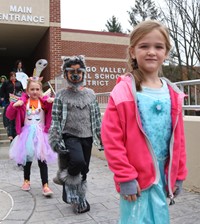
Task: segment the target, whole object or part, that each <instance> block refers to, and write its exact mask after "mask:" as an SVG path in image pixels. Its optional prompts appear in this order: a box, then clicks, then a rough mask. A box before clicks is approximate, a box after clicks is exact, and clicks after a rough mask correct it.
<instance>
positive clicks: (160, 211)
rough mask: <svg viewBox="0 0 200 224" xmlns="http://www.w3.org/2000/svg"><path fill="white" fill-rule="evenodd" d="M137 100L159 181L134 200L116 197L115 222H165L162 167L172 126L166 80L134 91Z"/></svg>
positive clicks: (164, 223)
mask: <svg viewBox="0 0 200 224" xmlns="http://www.w3.org/2000/svg"><path fill="white" fill-rule="evenodd" d="M162 81H163V80H162ZM137 103H138V109H139V113H140V117H141V122H142V127H143V129H144V131H145V133H146V135H147V136H148V139H149V141H150V143H151V145H152V148H153V151H154V153H155V156H156V158H157V163H158V167H159V171H160V180H159V182H158V184H153V185H152V186H151V187H150V188H148V189H147V190H144V191H142V192H141V196H140V197H139V198H138V199H137V201H135V202H128V201H127V200H124V198H123V197H122V196H120V220H119V224H169V223H170V219H169V210H168V204H167V200H166V191H165V185H166V184H165V176H164V166H165V162H166V159H167V157H168V153H169V141H170V137H171V132H172V125H171V115H170V113H171V101H170V95H169V90H168V87H167V83H166V82H165V81H163V86H162V87H161V88H160V89H152V88H147V87H143V88H142V91H141V92H137Z"/></svg>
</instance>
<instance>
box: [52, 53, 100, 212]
mask: <svg viewBox="0 0 200 224" xmlns="http://www.w3.org/2000/svg"><path fill="white" fill-rule="evenodd" d="M62 59H63V65H62V71H63V76H64V77H65V78H66V89H62V90H61V91H59V92H58V93H57V94H56V97H55V100H54V105H53V110H52V125H51V129H50V132H49V141H50V144H51V146H52V148H53V150H54V151H56V152H57V153H58V155H59V156H58V166H59V170H58V172H57V177H56V178H54V182H55V183H61V184H63V200H64V201H65V202H66V203H69V204H72V205H73V208H74V212H75V213H83V212H87V211H89V210H90V205H89V203H88V202H87V200H86V189H87V183H86V177H87V175H86V174H87V172H88V171H89V168H88V167H89V160H90V156H91V149H92V142H93V143H94V144H96V145H99V146H100V145H101V140H100V139H101V138H100V125H101V114H100V109H99V106H98V103H97V101H96V96H95V93H94V91H93V90H92V89H89V88H85V87H83V86H84V78H85V72H86V65H85V59H84V56H82V55H80V56H73V57H62ZM84 145H85V146H84ZM84 147H86V148H84ZM76 152H77V154H76V155H77V157H76V156H75V154H74V153H76ZM79 152H80V153H81V154H82V153H83V155H84V160H83V159H82V156H81V157H80V153H79ZM72 155H73V156H72ZM74 164H75V165H74Z"/></svg>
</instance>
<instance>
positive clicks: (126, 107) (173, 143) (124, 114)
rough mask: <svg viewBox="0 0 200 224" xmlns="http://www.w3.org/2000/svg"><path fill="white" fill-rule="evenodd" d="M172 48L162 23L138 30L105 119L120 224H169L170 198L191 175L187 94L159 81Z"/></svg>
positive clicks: (106, 147) (143, 24) (105, 142)
mask: <svg viewBox="0 0 200 224" xmlns="http://www.w3.org/2000/svg"><path fill="white" fill-rule="evenodd" d="M170 48H171V45H170V39H169V34H168V30H167V29H166V28H165V27H164V26H163V25H161V24H160V23H158V22H156V21H152V20H149V21H145V22H141V23H140V24H139V25H137V26H136V27H135V29H134V30H133V32H132V33H131V35H130V46H129V65H130V73H128V74H125V75H124V76H122V77H119V79H118V83H117V85H116V86H115V87H114V89H113V91H112V92H111V95H110V99H109V102H108V106H107V109H106V112H105V114H104V117H103V122H102V129H101V136H102V140H103V145H104V150H105V155H106V158H107V161H108V165H109V167H110V169H111V171H112V172H113V173H114V180H115V185H116V189H117V191H118V192H119V193H120V220H119V223H120V224H129V223H130V224H132V223H137V224H147V223H148V224H169V223H170V218H169V211H168V204H167V200H166V196H167V195H168V196H169V197H170V204H173V203H174V197H175V196H177V195H178V194H179V193H180V191H181V188H182V182H183V180H185V178H186V175H187V169H186V151H185V137H184V127H183V117H182V100H183V97H184V94H183V93H182V92H181V91H180V90H179V89H178V88H177V87H176V86H175V85H174V84H172V83H171V82H170V81H169V80H167V79H165V78H160V77H159V73H160V70H161V66H162V63H163V62H164V60H165V59H166V58H167V56H168V53H169V50H170Z"/></svg>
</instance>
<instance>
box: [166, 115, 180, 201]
mask: <svg viewBox="0 0 200 224" xmlns="http://www.w3.org/2000/svg"><path fill="white" fill-rule="evenodd" d="M177 123H178V115H177V117H176V122H175V125H174V128H173V131H172V137H171V140H170V147H169V154H170V160H169V168H168V170H169V172H168V190H169V198H170V203H169V205H173V204H175V201H174V194H173V191H172V188H171V168H172V159H173V158H172V157H173V156H172V151H173V144H174V132H175V128H176V126H177Z"/></svg>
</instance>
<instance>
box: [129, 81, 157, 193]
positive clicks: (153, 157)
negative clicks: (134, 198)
mask: <svg viewBox="0 0 200 224" xmlns="http://www.w3.org/2000/svg"><path fill="white" fill-rule="evenodd" d="M132 87H133V88H132V93H133V96H134V99H135V107H136V110H135V111H136V120H137V124H138V126H139V128H140V130H141V131H142V133H143V134H144V136H145V139H146V142H147V145H148V148H149V151H150V153H151V156H152V160H153V163H154V168H155V174H156V176H155V180H154V182H153V183H152V184H151V185H150V186H148V187H147V188H145V189H143V191H144V190H147V189H148V188H150V187H151V186H152V185H153V184H157V183H158V182H159V179H160V172H159V169H158V164H157V159H156V157H155V153H154V151H153V149H152V146H151V143H150V141H149V139H148V137H147V135H146V134H145V132H144V130H143V128H142V127H141V125H140V123H139V120H138V109H137V96H136V89H135V83H134V80H133V79H132Z"/></svg>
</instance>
